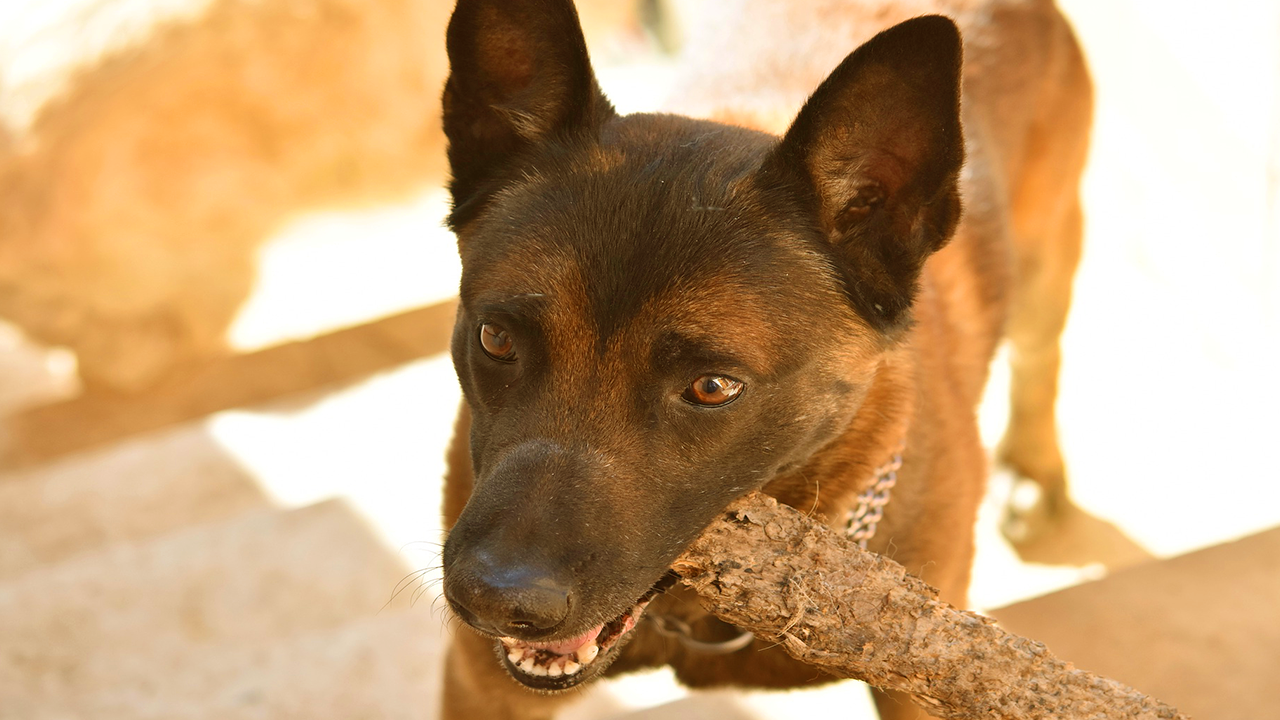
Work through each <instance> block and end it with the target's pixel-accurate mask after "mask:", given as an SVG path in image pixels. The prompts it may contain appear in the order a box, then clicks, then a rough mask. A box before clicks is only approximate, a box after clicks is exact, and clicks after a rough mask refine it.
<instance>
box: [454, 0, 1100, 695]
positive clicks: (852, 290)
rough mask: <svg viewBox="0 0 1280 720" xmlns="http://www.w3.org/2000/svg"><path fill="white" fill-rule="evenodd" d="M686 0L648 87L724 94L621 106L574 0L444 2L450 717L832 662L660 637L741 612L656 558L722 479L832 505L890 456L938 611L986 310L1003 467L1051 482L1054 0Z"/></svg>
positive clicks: (1069, 100)
mask: <svg viewBox="0 0 1280 720" xmlns="http://www.w3.org/2000/svg"><path fill="white" fill-rule="evenodd" d="M705 10H706V11H707V12H708V13H709V15H708V17H707V18H705V19H704V20H703V21H701V22H698V23H695V27H696V28H698V29H699V30H705V31H706V35H707V37H701V38H700V37H697V36H696V32H695V37H694V38H693V40H692V41H691V43H690V48H691V50H690V54H689V60H690V68H691V69H690V74H689V76H688V77H687V78H686V79H685V81H684V82H683V83H682V84H681V85H680V89H679V90H678V92H677V94H676V97H675V99H674V101H673V106H674V107H676V108H678V109H681V110H685V111H689V112H692V113H694V114H697V115H703V116H709V117H711V118H712V119H713V120H715V121H720V122H713V121H706V120H694V119H689V118H686V117H681V116H677V115H663V114H652V115H650V114H636V115H630V116H626V117H621V116H619V115H618V114H617V113H616V112H615V111H614V109H613V107H612V106H611V104H610V103H609V101H608V99H607V98H605V96H604V95H603V94H602V93H601V92H600V90H599V87H598V85H597V84H596V82H595V78H594V75H593V72H592V69H591V66H590V64H589V61H588V58H587V53H586V47H585V44H584V42H583V39H582V34H581V32H580V30H579V29H578V25H577V19H576V16H575V14H574V12H573V8H572V6H571V4H570V3H569V2H568V0H460V1H459V3H458V7H457V9H456V10H455V14H454V16H453V19H452V21H451V24H450V29H449V36H448V51H449V59H450V67H451V70H450V72H451V74H450V79H449V82H448V84H447V85H446V89H445V94H444V127H445V132H446V134H447V136H448V138H449V142H450V150H449V160H450V164H451V170H452V175H453V180H452V183H451V186H450V189H451V191H452V194H453V200H454V207H453V212H452V214H451V216H450V223H451V225H452V227H453V229H454V230H455V232H456V233H457V235H458V242H459V250H460V253H461V256H462V265H463V277H462V285H461V293H460V295H461V298H460V307H459V311H458V321H457V325H456V329H455V334H454V340H453V355H454V364H455V367H456V368H457V371H458V376H459V379H460V381H461V384H462V388H463V392H464V396H465V398H466V406H465V407H464V410H463V413H462V415H461V417H460V419H459V423H458V437H457V439H456V442H455V447H454V451H453V452H452V454H451V458H450V460H451V465H450V473H449V477H448V480H447V484H446V491H445V492H446V497H445V515H446V521H447V523H448V525H449V526H450V531H449V536H448V539H447V542H446V544H445V549H444V557H443V570H444V586H443V587H444V594H445V597H446V599H447V600H448V602H449V606H450V608H451V610H452V611H453V612H454V613H455V615H456V616H457V617H459V618H460V619H461V620H462V621H463V622H464V623H465V624H466V625H467V626H468V627H469V628H470V630H474V631H475V632H470V631H468V630H467V629H463V630H460V631H459V632H458V634H457V636H456V637H455V640H454V645H453V646H452V648H451V650H450V656H449V660H448V666H447V673H446V682H445V700H444V718H445V720H466V719H470V718H486V719H491V720H497V719H499V718H501V719H503V720H535V719H537V720H542V719H545V718H550V717H552V716H553V715H554V714H555V712H556V710H557V708H558V707H559V706H561V705H562V704H563V703H564V702H565V701H566V700H568V699H569V698H571V697H572V695H571V694H567V693H565V692H563V691H565V690H567V689H569V688H573V687H578V686H580V685H581V684H582V683H584V682H588V681H590V680H592V679H595V678H598V677H601V676H605V675H608V674H611V673H618V672H625V671H628V670H632V669H637V668H643V667H652V666H655V665H669V666H671V667H672V668H673V670H674V671H675V674H676V677H677V678H678V679H680V680H681V681H682V682H684V683H686V684H688V685H690V686H694V687H711V686H722V685H737V686H748V687H795V686H799V685H807V684H813V683H819V682H826V681H829V680H831V679H832V678H831V677H829V676H826V675H824V674H823V673H821V672H820V671H817V670H815V669H813V668H811V667H808V666H805V665H802V664H799V663H797V662H795V661H794V660H792V659H791V658H790V657H789V656H787V654H786V653H785V652H784V651H783V650H782V649H780V648H779V647H777V646H776V644H771V643H767V642H763V641H760V640H756V641H754V642H752V643H751V644H749V645H747V646H745V647H742V648H737V649H734V647H736V646H733V647H731V648H730V650H731V651H729V652H724V653H719V654H712V653H707V652H705V650H704V649H703V648H704V647H705V646H699V645H698V644H697V643H689V642H681V641H679V640H678V639H676V638H673V637H671V636H670V634H669V633H663V632H659V629H660V628H662V627H665V628H668V629H669V628H671V627H677V626H680V625H683V626H687V627H688V628H689V630H688V632H689V635H690V636H691V637H692V639H694V640H697V641H702V642H712V643H714V642H716V641H719V640H723V639H725V638H726V637H732V636H734V635H735V634H736V633H735V630H734V629H733V628H729V627H726V626H725V625H724V624H723V623H721V622H719V621H718V620H716V619H715V618H713V617H710V616H708V615H707V614H706V613H705V612H703V611H702V610H701V608H700V607H699V605H698V604H697V602H696V598H693V597H690V596H689V594H688V593H687V592H686V591H683V590H682V589H680V588H672V587H671V586H670V580H669V578H670V575H669V573H668V572H667V570H668V568H669V566H670V563H671V562H672V561H673V560H674V559H675V558H676V557H677V556H678V555H679V553H680V551H681V550H682V548H683V547H684V546H685V544H686V543H687V542H688V541H689V540H690V539H691V538H693V537H694V536H696V535H697V534H698V532H699V531H700V530H701V529H702V528H703V527H705V525H706V523H708V522H709V521H710V520H711V519H712V518H713V517H715V516H716V514H718V513H719V512H721V511H722V510H723V508H724V506H725V505H726V504H727V503H728V502H729V501H731V500H732V499H733V498H735V497H737V496H738V495H740V494H741V493H743V492H745V491H747V490H751V489H763V490H764V491H765V492H767V493H770V494H772V495H774V496H775V497H777V498H779V499H780V500H781V501H783V502H786V503H788V504H790V505H792V506H793V507H796V508H800V509H803V510H806V511H811V512H815V513H818V514H821V515H822V516H825V517H826V518H828V519H830V521H832V522H833V523H836V522H843V521H844V518H845V517H846V516H847V513H849V512H850V510H851V509H852V508H853V507H854V506H855V505H856V504H857V502H858V498H859V496H861V495H865V494H866V493H867V492H869V491H871V490H873V489H874V488H876V487H878V486H879V484H880V483H879V478H882V477H883V476H884V472H883V471H877V468H879V467H884V466H886V465H896V464H897V463H896V462H895V460H894V459H895V457H898V456H899V453H900V460H901V467H900V469H899V470H898V472H897V474H896V480H897V484H896V487H894V488H893V490H892V496H891V501H890V502H889V504H888V505H887V507H886V508H885V513H884V517H883V520H882V521H881V522H880V523H879V526H878V527H877V528H875V534H874V536H873V537H872V538H871V540H870V543H869V547H870V549H871V550H873V551H876V552H880V553H884V554H887V555H890V556H892V557H894V558H895V559H896V560H898V561H899V562H901V563H902V564H903V565H905V566H906V567H907V568H908V569H909V570H910V571H912V572H914V573H916V574H918V575H920V576H921V577H923V578H924V579H925V580H927V581H928V582H929V583H931V584H932V585H934V586H936V587H938V588H939V589H940V591H941V593H942V597H943V598H945V599H947V600H948V601H949V602H951V603H953V604H956V605H959V606H964V605H965V602H966V599H965V598H966V591H967V587H968V583H969V572H970V563H971V561H972V556H973V524H974V522H975V515H976V511H977V506H978V502H979V499H980V497H981V495H982V492H983V485H984V480H985V477H986V473H987V468H986V461H985V457H984V451H983V448H982V445H981V442H980V438H979V435H978V429H977V421H976V407H977V404H978V401H979V398H980V396H981V393H982V389H983V385H984V384H985V381H986V377H987V368H988V364H989V363H990V361H991V358H992V355H993V353H994V352H995V349H996V347H997V345H998V344H999V343H1000V342H1001V340H1002V338H1004V337H1008V338H1009V339H1010V340H1011V342H1012V344H1013V350H1014V352H1013V358H1014V373H1013V385H1014V388H1013V414H1012V424H1011V426H1010V428H1009V433H1008V435H1007V436H1006V439H1005V442H1004V444H1003V446H1002V450H1001V459H1002V460H1003V461H1004V462H1006V463H1008V464H1009V465H1011V466H1012V467H1013V468H1014V469H1015V470H1017V471H1018V472H1020V473H1022V474H1023V475H1024V476H1026V477H1028V478H1030V479H1032V480H1034V481H1035V482H1037V483H1039V484H1040V486H1042V487H1043V488H1044V490H1045V493H1044V497H1045V503H1044V508H1045V509H1047V510H1049V511H1052V509H1053V508H1054V507H1055V506H1056V504H1057V503H1058V502H1060V501H1061V499H1062V497H1063V493H1064V487H1063V480H1062V477H1063V471H1062V461H1061V457H1060V454H1059V452H1058V449H1057V441H1056V437H1055V435H1056V433H1055V431H1054V420H1053V417H1054V410H1053V401H1054V396H1055V393H1056V382H1057V365H1058V347H1057V343H1058V336H1059V333H1060V332H1061V330H1062V326H1063V323H1064V321H1065V317H1066V309H1067V305H1068V300H1069V294H1070V292H1069V291H1070V280H1071V276H1072V273H1073V271H1074V268H1075V265H1076V261H1077V257H1078V254H1079V250H1080V232H1081V214H1080V206H1079V198H1078V185H1079V180H1080V173H1081V170H1082V167H1083V164H1084V158H1085V152H1086V146H1087V138H1088V131H1089V124H1090V114H1091V89H1090V83H1089V78H1088V75H1087V72H1086V70H1085V66H1084V63H1083V60H1082V57H1081V55H1080V51H1079V48H1078V47H1077V45H1076V42H1075V39H1074V37H1073V35H1072V33H1071V31H1070V28H1069V27H1068V26H1067V24H1066V22H1065V21H1064V20H1063V18H1062V16H1061V15H1060V14H1059V12H1058V11H1057V9H1056V8H1055V7H1054V5H1053V4H1052V3H1051V2H1049V1H1048V0H1013V1H1009V2H1000V1H994V0H983V1H974V2H932V3H896V2H895V3H875V2H849V1H841V2H836V1H831V2H819V3H793V2H781V1H777V0H775V1H773V2H766V1H764V0H745V1H743V2H737V3H714V4H707V5H706V6H705ZM930 13H943V14H945V16H947V17H943V16H939V15H936V14H930ZM917 16H923V17H917ZM948 17H949V18H952V19H954V23H953V21H952V20H951V19H948ZM913 18H914V19H913ZM957 25H958V26H959V27H958V28H957ZM961 34H963V38H964V41H963V57H964V61H963V65H962V63H961V56H962V52H961ZM860 44H861V46H860ZM853 48H857V49H856V50H854V52H853V53H852V54H849V55H848V57H845V55H846V53H848V52H849V50H851V49H853ZM824 78H825V79H824ZM815 87H816V88H817V90H816V91H815V90H814V88H815ZM810 93H812V95H810ZM806 98H807V99H806ZM722 122H723V123H726V124H721V123H722ZM962 126H963V132H962V129H961V128H962ZM749 128H757V129H749ZM762 130H763V132H762ZM775 133H777V134H781V138H780V139H779V137H778V135H776V134H775ZM962 204H963V208H964V210H963V212H961V205H962ZM900 448H901V450H899V449H900ZM649 620H659V621H660V622H647V621H649ZM513 679H514V680H515V681H516V682H512V680H513ZM531 690H532V692H531ZM876 701H877V704H878V706H879V709H880V713H881V715H882V717H885V718H908V717H918V716H923V713H922V712H921V711H919V710H918V709H917V708H916V707H914V706H913V705H912V704H911V703H910V701H909V700H908V699H906V698H903V697H895V696H893V695H892V694H888V693H883V692H880V691H878V690H877V691H876Z"/></svg>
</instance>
